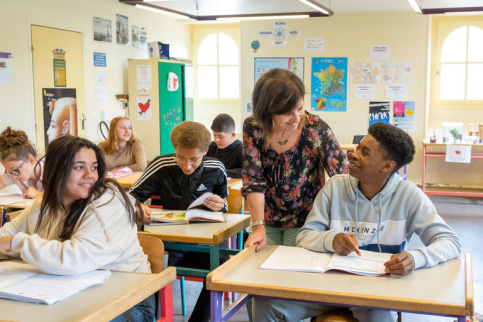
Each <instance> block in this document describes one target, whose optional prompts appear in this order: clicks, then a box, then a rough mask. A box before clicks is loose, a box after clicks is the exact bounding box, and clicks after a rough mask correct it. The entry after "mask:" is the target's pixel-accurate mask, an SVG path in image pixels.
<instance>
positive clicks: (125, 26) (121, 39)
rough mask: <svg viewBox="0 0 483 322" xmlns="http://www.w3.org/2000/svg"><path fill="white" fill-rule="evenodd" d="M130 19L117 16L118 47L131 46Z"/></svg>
mask: <svg viewBox="0 0 483 322" xmlns="http://www.w3.org/2000/svg"><path fill="white" fill-rule="evenodd" d="M128 21H129V19H128V17H126V16H123V15H119V14H116V43H117V44H118V45H127V44H129V23H128Z"/></svg>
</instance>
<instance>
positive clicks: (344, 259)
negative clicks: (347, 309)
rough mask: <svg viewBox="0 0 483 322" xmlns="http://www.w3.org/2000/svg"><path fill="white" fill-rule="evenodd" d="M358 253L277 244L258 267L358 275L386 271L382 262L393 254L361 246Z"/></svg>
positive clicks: (378, 274)
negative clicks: (343, 253) (359, 254)
mask: <svg viewBox="0 0 483 322" xmlns="http://www.w3.org/2000/svg"><path fill="white" fill-rule="evenodd" d="M360 252H361V255H362V256H361V257H359V256H358V255H357V254H356V253H354V252H352V253H350V254H349V255H347V256H341V255H338V254H336V253H334V254H331V253H319V252H314V251H311V250H308V249H305V248H302V247H288V246H279V247H278V248H277V249H276V250H275V251H274V252H273V253H272V254H271V255H270V256H269V257H268V258H267V259H266V260H265V262H264V263H263V264H262V265H261V266H260V269H270V270H279V271H296V272H309V273H325V272H326V271H328V270H340V271H345V272H348V273H352V274H357V275H367V276H380V275H384V274H385V267H384V263H385V262H386V261H388V260H389V259H391V256H392V254H389V253H376V252H370V251H366V250H360Z"/></svg>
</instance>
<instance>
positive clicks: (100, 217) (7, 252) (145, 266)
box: [0, 135, 155, 321]
mask: <svg viewBox="0 0 483 322" xmlns="http://www.w3.org/2000/svg"><path fill="white" fill-rule="evenodd" d="M106 173H107V169H106V165H105V163H104V159H103V157H102V151H101V149H99V147H97V146H96V145H95V144H94V143H92V142H90V141H88V140H86V139H83V138H79V137H74V136H71V135H66V136H62V137H60V138H58V139H56V140H54V141H52V143H50V144H49V146H48V147H47V154H46V157H45V169H44V187H45V193H44V195H43V197H41V198H37V199H36V200H35V201H34V203H33V204H32V205H31V206H29V207H28V208H26V209H25V210H24V211H23V212H22V213H21V214H20V215H19V216H18V217H16V218H15V219H14V220H13V221H12V222H9V223H7V224H5V225H4V226H3V227H2V228H0V250H1V253H0V257H3V258H5V257H9V256H12V257H20V258H22V259H23V260H24V261H26V262H27V263H29V264H31V265H33V266H35V267H36V268H38V269H39V270H41V271H42V272H45V273H48V274H56V275H74V274H81V273H85V272H89V271H93V270H96V269H110V270H117V271H123V272H140V273H150V272H151V268H150V264H149V262H148V259H147V256H146V255H145V254H144V253H143V250H142V248H141V246H140V244H139V240H138V238H137V225H136V219H137V212H136V208H135V200H134V198H132V197H130V196H128V195H127V194H126V193H125V192H124V190H123V189H122V188H121V187H119V185H118V184H117V183H116V182H115V181H113V180H110V179H106ZM154 308H155V300H154V295H153V296H150V297H148V298H147V299H145V300H143V301H141V302H140V303H138V304H136V305H135V306H134V307H132V308H131V309H129V310H128V311H126V312H125V313H123V314H122V315H120V316H119V317H117V318H116V319H114V320H113V321H152V320H153V318H154Z"/></svg>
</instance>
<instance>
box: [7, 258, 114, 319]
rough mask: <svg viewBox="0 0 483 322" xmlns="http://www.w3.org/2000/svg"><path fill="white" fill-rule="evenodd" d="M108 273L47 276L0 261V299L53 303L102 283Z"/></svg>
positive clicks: (24, 266) (26, 265)
mask: <svg viewBox="0 0 483 322" xmlns="http://www.w3.org/2000/svg"><path fill="white" fill-rule="evenodd" d="M109 276H111V272H110V271H109V270H97V271H92V272H88V273H84V274H79V275H50V274H44V273H42V272H41V271H39V270H38V269H36V268H35V267H33V266H32V265H30V264H26V263H19V262H15V261H0V298H6V299H11V300H17V301H22V302H32V303H42V304H53V303H55V302H58V301H60V300H63V299H65V298H66V297H68V296H70V295H72V294H75V293H77V292H79V291H80V290H83V289H85V288H87V287H89V286H92V285H95V284H100V283H103V282H104V280H105V279H106V278H108V277H109ZM0 315H1V313H0Z"/></svg>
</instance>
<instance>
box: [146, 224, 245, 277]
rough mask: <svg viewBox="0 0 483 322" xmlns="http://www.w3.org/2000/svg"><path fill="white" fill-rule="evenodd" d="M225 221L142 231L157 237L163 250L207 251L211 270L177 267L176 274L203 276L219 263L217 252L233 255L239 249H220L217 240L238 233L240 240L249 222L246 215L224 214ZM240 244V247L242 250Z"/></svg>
mask: <svg viewBox="0 0 483 322" xmlns="http://www.w3.org/2000/svg"><path fill="white" fill-rule="evenodd" d="M225 218H226V222H224V223H191V224H187V225H161V226H154V225H153V226H150V225H146V226H145V227H144V230H145V232H144V233H145V234H150V235H152V236H156V237H158V238H160V239H161V240H162V241H163V243H164V248H165V249H166V250H182V251H196V252H202V253H209V254H210V269H209V270H205V269H195V268H187V267H176V270H177V273H178V275H183V276H195V277H206V275H208V273H209V272H211V271H212V270H213V269H215V268H217V267H218V266H219V265H220V253H223V254H229V255H236V254H237V253H238V252H239V250H235V249H224V248H220V243H222V242H224V241H225V240H227V239H228V238H230V237H232V236H234V235H237V234H238V240H239V241H240V240H243V229H245V228H247V227H248V226H249V225H250V216H249V215H235V214H225ZM241 248H242V247H240V245H239V249H241Z"/></svg>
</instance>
